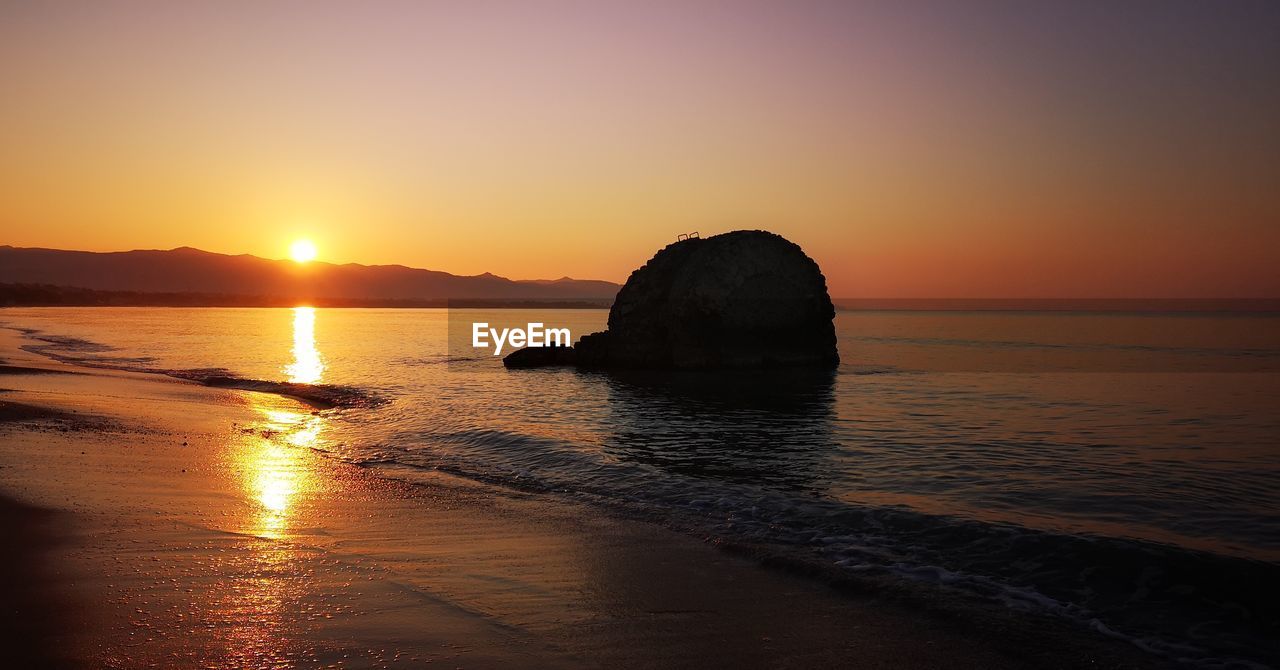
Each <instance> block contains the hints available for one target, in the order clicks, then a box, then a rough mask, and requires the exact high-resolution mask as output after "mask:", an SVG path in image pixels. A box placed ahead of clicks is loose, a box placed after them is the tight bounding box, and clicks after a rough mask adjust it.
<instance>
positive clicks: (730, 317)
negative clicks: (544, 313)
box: [504, 230, 840, 369]
mask: <svg viewBox="0 0 1280 670" xmlns="http://www.w3.org/2000/svg"><path fill="white" fill-rule="evenodd" d="M834 317H835V308H834V306H833V305H832V304H831V297H830V296H829V295H828V294H827V286H826V279H825V278H824V277H823V276H822V271H821V270H820V269H819V268H818V264H817V263H815V262H813V260H812V259H810V258H809V257H808V256H806V255H805V253H804V251H803V250H801V249H800V247H799V246H797V245H796V244H794V243H792V242H789V241H787V240H786V239H784V238H783V237H781V236H779V235H775V234H773V233H769V232H764V231H758V230H740V231H735V232H731V233H725V234H722V235H716V236H714V237H709V238H706V239H698V238H693V239H687V240H681V241H679V242H676V243H674V244H671V245H669V246H667V247H666V248H665V249H662V250H661V251H659V252H658V253H657V254H656V255H655V256H654V257H653V258H652V259H650V260H649V262H648V263H646V264H645V265H644V267H641V268H640V269H638V270H636V271H635V272H632V273H631V277H630V278H629V279H628V280H627V283H626V285H624V286H623V287H622V290H621V291H619V292H618V296H617V298H616V300H615V301H614V303H613V307H612V308H611V309H610V310H609V327H608V329H607V330H605V331H603V332H600V333H594V334H591V335H587V336H585V337H583V338H582V339H581V340H580V341H579V342H578V344H577V346H576V347H573V351H572V352H567V351H560V352H555V353H554V355H547V353H546V352H536V353H524V352H516V353H514V354H512V355H510V356H508V357H507V359H504V363H506V364H507V365H508V367H534V366H537V365H561V364H574V365H577V366H579V367H583V368H649V369H713V368H755V367H798V366H811V367H831V366H834V365H836V364H837V363H839V360H840V359H839V355H838V354H837V353H836V334H835V326H834V324H833V323H832V319H833V318H834ZM526 351H527V350H526Z"/></svg>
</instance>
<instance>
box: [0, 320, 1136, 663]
mask: <svg viewBox="0 0 1280 670" xmlns="http://www.w3.org/2000/svg"><path fill="white" fill-rule="evenodd" d="M10 332H11V334H12V338H9V339H7V340H5V339H4V338H0V340H4V341H0V358H3V359H5V360H4V363H5V364H6V365H9V364H12V365H14V366H19V367H26V368H37V369H44V370H50V369H52V370H60V371H64V372H65V371H76V372H79V374H76V375H58V374H7V375H6V376H4V377H2V378H0V386H4V387H5V388H7V389H12V390H9V391H6V392H4V393H0V401H3V402H6V403H22V404H24V405H26V406H31V407H44V408H47V409H48V410H49V411H53V412H60V413H63V414H62V415H60V416H61V417H62V418H61V419H58V420H62V421H63V422H64V423H63V424H62V425H58V424H57V423H56V421H57V420H46V418H35V419H31V418H24V419H18V420H16V421H5V422H3V423H0V444H2V445H3V447H2V448H0V466H3V467H0V491H3V492H4V493H5V494H7V495H14V496H16V497H17V499H18V500H21V501H23V502H24V503H26V504H35V505H39V506H41V507H44V508H47V509H50V510H52V511H53V513H54V514H56V515H59V516H65V517H67V518H68V519H69V520H70V526H71V530H69V531H61V532H59V531H58V529H57V528H56V527H55V526H54V525H52V524H48V523H44V522H40V521H38V520H35V521H32V523H35V524H36V525H37V526H38V527H40V528H43V529H47V530H48V531H49V532H51V533H55V534H56V536H57V537H58V539H59V540H60V541H61V543H60V544H56V545H53V548H51V549H49V550H48V552H49V561H48V563H49V564H50V565H52V566H56V567H57V574H56V577H57V580H56V583H55V584H54V585H53V587H52V588H51V589H49V592H50V593H51V594H54V595H57V594H62V595H65V596H66V597H67V598H68V599H70V600H71V601H75V602H79V603H81V604H82V606H83V605H86V604H87V612H88V615H87V617H86V618H85V620H84V621H82V622H76V625H75V626H71V625H70V624H71V623H72V622H71V621H68V620H65V619H62V618H58V617H51V620H52V621H53V622H54V623H56V624H61V625H62V626H64V627H66V629H64V630H61V631H54V632H53V633H52V634H51V639H52V641H53V642H54V643H55V644H54V645H53V646H52V647H51V648H55V649H60V650H66V653H67V658H65V659H63V660H66V661H67V662H68V663H70V664H72V665H80V666H97V665H105V666H106V667H138V666H140V665H145V664H146V663H148V662H154V661H156V660H158V659H168V660H169V661H170V662H175V661H181V662H182V663H181V664H188V663H189V664H191V665H197V664H207V663H211V662H221V663H223V664H234V665H243V666H247V667H265V666H268V665H270V664H271V663H276V662H286V661H287V662H293V663H296V664H300V665H303V666H308V665H312V664H317V665H319V664H325V663H333V664H341V665H342V666H343V667H394V666H395V665H397V664H399V665H402V666H404V667H412V666H414V665H416V664H418V663H420V662H423V661H425V660H439V661H448V662H450V663H453V664H454V665H456V666H463V667H492V666H495V665H507V664H513V663H514V664H517V665H521V666H527V667H537V666H540V665H545V666H555V667H564V666H570V667H572V666H588V667H598V666H600V665H621V666H623V667H673V666H675V667H680V666H690V667H691V666H697V665H706V664H708V663H715V664H735V665H743V666H746V667H833V666H838V665H841V664H842V663H848V662H850V660H852V659H857V660H858V662H859V663H860V664H862V665H866V666H869V667H935V666H938V665H948V666H951V667H995V668H1002V667H1078V666H1080V665H1082V664H1090V665H1093V666H1094V667H1135V666H1136V667H1142V666H1155V665H1158V663H1157V661H1158V659H1156V658H1154V657H1151V656H1149V655H1147V654H1144V653H1142V652H1141V651H1139V650H1138V649H1136V648H1134V647H1133V646H1132V645H1129V644H1127V643H1123V642H1119V641H1116V640H1110V639H1106V638H1103V637H1102V636H1100V635H1090V634H1088V633H1087V632H1085V631H1075V630H1069V629H1068V628H1066V627H1065V626H1062V625H1058V624H1057V623H1056V622H1050V621H1047V620H1046V621H1040V620H1038V619H1028V620H1020V618H1019V617H1018V616H1016V615H1013V614H1008V615H1004V616H999V615H997V616H991V617H984V618H978V619H967V618H966V617H965V616H961V615H957V614H956V613H955V612H953V611H951V610H950V609H949V607H947V606H945V605H939V607H936V608H929V607H925V608H921V607H919V606H912V605H911V604H910V603H909V602H906V601H904V599H902V598H898V597H893V596H891V595H887V594H877V593H858V592H857V590H856V589H842V590H841V591H840V592H837V590H835V589H832V588H829V587H827V586H825V585H822V584H819V583H816V582H815V581H813V580H808V579H804V578H802V577H800V576H796V575H793V574H788V573H786V572H783V571H781V570H776V569H769V568H768V567H766V566H761V565H759V564H757V563H756V562H754V561H751V560H748V559H747V558H745V557H743V556H741V555H737V554H736V553H735V552H731V551H723V550H721V549H719V548H718V547H715V546H712V545H709V544H707V543H704V542H700V541H698V540H696V539H693V538H690V537H687V536H684V535H680V534H678V533H676V532H675V531H671V530H667V529H664V528H661V527H659V526H656V525H654V524H651V523H644V522H640V521H633V520H625V519H618V518H612V517H610V516H607V515H604V514H601V513H599V512H598V511H596V510H593V509H588V508H584V507H582V506H581V505H576V504H572V503H569V502H566V501H562V500H556V499H552V498H550V497H547V496H537V495H530V494H524V493H520V492H513V491H503V490H499V489H497V488H495V487H489V486H487V485H482V484H479V483H470V482H454V481H450V480H448V479H445V478H443V477H441V478H437V481H434V482H432V483H426V482H419V483H413V484H410V483H407V482H404V481H401V480H396V479H391V478H387V477H384V476H380V475H378V474H377V473H375V472H372V471H371V469H370V468H362V467H359V466H356V465H351V464H347V463H342V462H340V461H336V460H335V459H331V458H327V457H324V456H322V455H320V454H318V453H316V452H314V451H312V450H310V449H307V448H305V444H306V437H307V435H308V432H309V431H313V430H322V429H323V427H322V425H321V424H322V422H323V420H324V419H323V414H324V413H323V412H314V411H313V410H312V409H311V408H308V407H304V406H302V405H300V404H298V403H297V402H296V401H294V400H290V399H287V398H283V397H277V396H273V395H266V394H263V393H255V392H251V391H235V390H224V389H217V388H211V387H206V386H199V385H197V384H194V383H187V382H182V381H179V380H174V379H171V378H166V377H159V376H157V375H154V374H144V373H130V372H117V371H110V370H101V371H100V370H97V369H88V368H79V369H76V368H72V367H70V366H67V365H64V364H60V363H56V362H51V361H48V360H44V359H36V358H35V356H36V354H32V353H30V352H26V351H23V350H21V349H19V348H18V347H16V346H14V344H15V342H16V341H17V340H16V338H17V333H13V332H12V331H10ZM6 337H7V336H6ZM68 416H71V417H74V418H68ZM51 421H53V422H52V423H51ZM317 426H319V427H317ZM7 516H8V517H10V519H11V520H12V519H13V518H17V517H23V518H31V519H37V517H31V516H30V515H28V514H27V513H25V512H21V513H14V514H8V515H7ZM122 556H123V557H124V558H125V559H127V562H126V561H125V560H122V559H121V557H122ZM193 566H199V569H195V568H193ZM17 572H21V571H20V570H19V571H17ZM228 594H229V595H228ZM231 596H237V597H231ZM92 603H106V604H96V605H95V604H92ZM33 607H34V606H33ZM183 654H186V655H185V656H184V655H183Z"/></svg>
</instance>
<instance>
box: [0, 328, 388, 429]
mask: <svg viewBox="0 0 1280 670" xmlns="http://www.w3.org/2000/svg"><path fill="white" fill-rule="evenodd" d="M6 327H7V328H10V329H12V330H16V331H18V332H20V333H22V334H23V335H25V336H26V337H27V338H30V339H32V340H35V341H36V343H35V344H27V345H23V346H22V349H23V350H25V351H29V352H31V353H33V354H38V355H41V356H45V357H46V358H51V359H53V360H56V361H60V362H63V363H70V364H72V365H78V366H81V367H89V368H99V369H107V370H121V371H124V372H141V373H147V374H163V375H167V376H169V377H174V378H176V379H184V380H187V381H193V382H196V383H199V384H203V385H205V386H211V387H215V388H231V389H238V390H242V391H256V392H259V393H273V394H276V395H283V396H288V397H290V398H295V399H297V400H301V401H302V402H304V403H307V404H309V405H311V406H313V407H315V408H317V409H333V408H353V407H374V406H377V405H381V404H383V403H385V402H386V400H385V399H384V398H383V397H381V396H379V395H376V394H374V393H371V392H369V391H366V390H365V389H361V388H357V387H354V386H343V385H337V384H298V383H294V382H280V381H270V380H266V379H247V378H244V377H240V376H237V375H236V374H235V373H233V372H232V371H231V370H229V369H227V368H220V367H215V368H190V369H182V370H166V369H160V368H157V367H155V365H154V363H155V359H154V358H152V357H150V356H119V355H103V354H110V353H111V352H116V351H119V349H117V348H116V347H112V346H110V345H106V344H102V343H100V342H94V341H91V340H86V339H82V338H78V337H67V336H63V335H50V334H48V333H44V332H41V331H39V330H36V329H34V328H21V327H14V326H6Z"/></svg>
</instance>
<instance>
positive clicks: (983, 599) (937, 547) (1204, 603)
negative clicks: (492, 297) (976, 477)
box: [373, 429, 1280, 668]
mask: <svg viewBox="0 0 1280 670" xmlns="http://www.w3.org/2000/svg"><path fill="white" fill-rule="evenodd" d="M393 444H395V445H398V446H387V445H383V447H382V448H381V449H380V451H379V457H378V459H377V460H376V462H375V463H374V464H373V465H374V467H387V468H389V469H403V468H416V469H422V470H428V471H438V472H443V473H447V474H449V475H453V476H458V477H462V478H465V479H469V480H472V481H477V482H481V483H485V484H490V485H498V486H502V487H506V488H510V489H514V490H519V491H522V492H528V493H535V494H556V495H566V496H569V497H570V498H573V499H576V500H578V501H580V502H584V503H586V504H590V505H593V506H596V507H603V508H606V509H609V510H611V511H612V512H613V513H616V514H620V515H622V516H627V517H631V518H639V519H642V520H645V521H651V522H657V523H660V524H662V525H665V526H667V527H669V528H672V529H674V530H677V531H681V532H684V533H689V534H693V535H696V536H698V537H702V538H704V539H706V540H708V541H710V542H713V543H715V544H716V545H718V546H720V547H722V548H725V549H729V550H731V551H734V552H736V553H741V554H745V555H748V556H750V557H751V558H753V559H755V560H757V561H759V562H762V563H764V564H767V565H770V566H773V567H778V568H783V569H787V570H790V571H794V572H797V573H800V574H803V575H805V576H808V577H814V578H818V579H821V580H823V581H826V582H828V583H830V584H832V585H836V586H853V587H854V588H855V589H857V590H860V591H865V590H867V589H874V590H877V591H887V592H892V593H903V592H904V591H903V589H904V588H905V589H906V590H907V592H911V593H934V592H946V593H949V594H951V595H952V596H954V597H956V598H960V599H961V600H962V601H967V602H970V603H971V604H974V605H985V606H995V607H998V608H999V609H1002V610H1004V611H1010V612H1016V613H1023V614H1032V615H1043V616H1048V617H1053V618H1058V619H1063V620H1066V621H1069V622H1071V623H1072V624H1074V625H1076V626H1078V627H1080V628H1083V629H1088V630H1093V631H1096V632H1099V633H1102V634H1105V635H1108V636H1110V637H1116V638H1121V639H1124V640H1127V641H1129V642H1131V643H1133V644H1134V645H1136V646H1138V647H1140V648H1142V649H1144V650H1146V651H1148V652H1151V653H1154V654H1157V655H1159V656H1161V657H1163V658H1166V659H1170V660H1177V661H1179V662H1184V663H1188V664H1190V665H1193V666H1196V667H1205V668H1219V667H1222V668H1225V667H1242V668H1261V667H1266V666H1264V665H1260V664H1259V663H1258V662H1257V661H1255V660H1250V659H1266V661H1267V662H1268V663H1276V662H1277V661H1278V660H1280V566H1278V565H1276V564H1275V563H1270V562H1266V561H1260V560H1255V559H1248V558H1242V557H1232V556H1223V555H1217V554H1212V553H1208V552H1202V551H1197V550H1193V549H1188V548H1184V547H1178V546H1174V545H1167V544H1161V543H1157V542H1151V541H1146V540H1138V539H1130V538H1116V537H1104V536H1096V535H1086V534H1068V533H1062V532H1052V531H1044V530H1036V529H1031V528H1027V527H1023V526H1017V525H1013V524H999V523H989V522H983V521H978V520H973V519H966V518H960V517H950V516H944V515H936V514H926V513H921V512H917V511H914V510H911V509H907V508H901V507H875V506H864V505H858V504H853V503H847V502H843V501H839V500H835V499H832V498H826V497H819V496H812V495H808V494H800V495H798V494H797V493H796V492H794V491H780V490H775V489H768V488H764V487H759V486H753V485H750V484H744V483H742V482H732V483H730V482H725V481H721V480H716V479H709V478H702V477H697V476H686V475H682V474H680V473H678V472H673V471H672V470H670V469H662V468H656V467H653V466H650V465H648V464H644V463H636V462H629V461H617V460H602V459H600V458H598V457H596V456H594V455H593V454H592V453H591V452H587V451H583V450H581V449H578V448H575V446H574V445H572V444H568V443H561V442H558V441H556V440H554V439H550V438H547V437H544V436H536V435H527V434H522V433H518V432H512V431H502V430H492V429H479V430H454V431H447V432H430V433H420V434H416V435H412V434H402V435H400V436H398V437H397V438H396V439H395V440H394V441H393ZM393 476H394V474H393Z"/></svg>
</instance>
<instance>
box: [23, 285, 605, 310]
mask: <svg viewBox="0 0 1280 670" xmlns="http://www.w3.org/2000/svg"><path fill="white" fill-rule="evenodd" d="M611 304H613V300H612V299H604V298H599V299H592V298H584V299H579V300H557V299H550V298H548V299H507V298H461V299H449V298H299V297H290V296H272V295H243V294H230V293H184V292H154V293H153V292H144V291H102V290H95V289H87V288H80V287H76V286H56V285H53V284H0V307H296V306H298V305H308V306H311V307H356V308H359V307H364V308H371V307H377V308H424V307H454V308H492V309H608V307H609V305H611Z"/></svg>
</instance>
